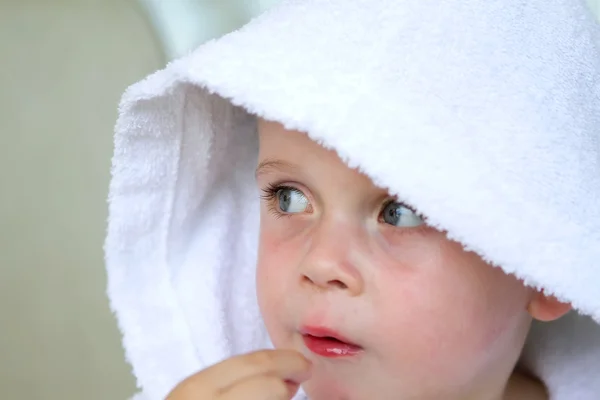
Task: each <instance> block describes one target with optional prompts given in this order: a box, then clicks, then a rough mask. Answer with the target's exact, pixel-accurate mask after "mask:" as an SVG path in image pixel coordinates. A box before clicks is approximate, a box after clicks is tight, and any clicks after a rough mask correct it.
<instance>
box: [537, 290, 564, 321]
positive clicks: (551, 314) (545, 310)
mask: <svg viewBox="0 0 600 400" xmlns="http://www.w3.org/2000/svg"><path fill="white" fill-rule="evenodd" d="M572 309H573V307H572V306H571V304H570V303H563V302H561V301H559V300H558V299H557V298H556V297H554V296H548V295H546V294H545V293H544V290H543V289H542V290H539V291H538V290H536V291H534V292H533V293H532V296H531V300H530V301H529V305H528V306H527V311H528V312H529V314H530V315H531V316H532V317H533V318H534V319H537V320H538V321H543V322H549V321H554V320H557V319H559V318H560V317H562V316H563V315H565V314H566V313H568V312H569V311H571V310H572Z"/></svg>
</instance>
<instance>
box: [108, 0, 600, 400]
mask: <svg viewBox="0 0 600 400" xmlns="http://www.w3.org/2000/svg"><path fill="white" fill-rule="evenodd" d="M424 16H427V17H424ZM548 32H552V35H549V34H548ZM599 40H600V32H599V29H598V26H597V24H596V23H595V22H594V21H593V19H592V17H591V14H590V13H589V12H588V11H587V10H586V9H585V8H584V6H583V4H582V3H580V2H577V1H575V0H573V1H566V0H565V1H563V0H551V1H547V0H545V1H544V2H542V1H539V2H536V1H535V0H533V1H532V0H529V1H517V0H509V1H504V2H502V4H499V3H493V2H492V4H490V2H483V1H477V0H469V1H466V2H465V1H464V0H462V1H454V0H452V1H447V2H441V3H440V2H432V1H429V0H419V1H417V0H403V1H393V2H386V1H374V0H371V1H364V0H345V1H342V0H331V1H327V2H325V1H322V0H321V1H316V0H296V1H284V2H283V3H282V4H281V5H280V6H278V7H277V8H275V9H274V10H273V11H271V12H269V13H267V14H265V15H264V16H262V17H261V18H259V19H257V20H256V21H254V22H253V23H251V24H249V25H248V26H247V27H245V28H244V29H242V30H240V31H238V32H236V33H234V34H231V35H228V36H226V37H225V38H222V39H221V40H219V41H216V42H211V43H209V44H207V45H205V46H203V47H202V48H201V49H199V50H198V51H197V52H196V53H194V54H192V55H190V56H189V57H187V58H185V59H183V60H180V61H177V62H175V63H173V64H171V65H170V66H169V67H168V68H167V69H166V70H165V71H161V72H159V73H157V74H155V75H154V76H152V77H151V78H149V79H148V80H147V81H145V82H143V83H140V84H138V85H137V86H135V87H133V88H132V89H130V90H129V92H128V93H127V94H126V95H125V96H124V100H123V103H122V104H123V106H122V109H121V117H120V119H119V122H118V126H117V135H116V139H115V158H114V165H113V181H112V184H111V195H110V196H111V197H110V202H111V203H110V211H111V215H110V223H109V233H108V238H107V244H106V249H107V251H106V253H107V265H108V271H109V295H110V297H111V301H112V305H113V307H114V309H115V311H116V312H117V316H118V318H119V322H120V324H121V328H122V330H123V332H124V343H125V347H126V350H127V354H128V357H129V359H130V362H131V363H132V365H133V368H134V372H135V374H136V376H137V377H138V381H139V385H140V387H141V388H142V390H143V394H142V395H141V396H144V397H143V398H145V399H150V400H155V399H157V400H158V399H162V398H165V396H166V397H167V398H168V399H170V400H188V399H190V400H191V399H253V398H256V399H270V398H272V399H289V398H291V397H292V396H294V394H295V393H296V391H297V390H298V385H300V384H301V385H302V390H300V391H299V393H298V394H297V396H298V397H297V398H303V397H304V396H307V397H308V398H309V399H310V400H336V399H337V400H342V399H348V400H360V399H367V398H369V399H370V398H373V399H383V400H385V399H400V400H402V399H419V400H421V399H426V400H429V399H448V400H453V399H457V400H458V399H461V400H462V399H478V400H480V399H486V400H488V399H489V400H497V399H553V400H554V399H557V400H570V399H575V398H576V399H583V400H586V399H595V398H597V396H598V393H599V392H600V386H599V383H598V379H597V377H598V376H599V374H600V351H599V346H600V327H599V326H598V325H597V324H596V323H595V322H594V321H593V319H595V320H596V321H600V295H599V293H598V282H600V269H599V268H598V266H597V264H596V263H597V261H596V260H597V259H598V257H600V227H599V225H598V222H597V221H599V219H598V217H600V202H599V201H598V199H599V198H600V169H599V161H598V160H599V157H600V145H599V141H598V126H600V97H599V93H600V62H599V60H600V52H599V51H598V47H597V43H600V42H599ZM227 99H229V100H227ZM236 105H238V106H236ZM255 115H260V116H262V117H263V118H262V119H258V120H257V118H256V117H255ZM276 121H279V122H276ZM255 283H256V284H255ZM572 306H573V307H575V308H576V309H577V310H578V311H580V312H582V313H584V314H587V315H588V316H591V317H592V318H593V319H592V318H589V317H585V316H579V315H577V314H576V313H574V312H571V313H569V310H570V309H571V307H572ZM533 320H535V321H540V322H541V324H540V323H533V325H532V321H533ZM551 321H554V322H551ZM532 326H533V328H532ZM273 347H274V348H276V349H277V350H269V349H271V348H273ZM186 377H189V378H187V379H186ZM140 398H141V397H140Z"/></svg>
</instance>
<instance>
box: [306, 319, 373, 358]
mask: <svg viewBox="0 0 600 400" xmlns="http://www.w3.org/2000/svg"><path fill="white" fill-rule="evenodd" d="M300 333H301V334H302V340H303V341H304V345H305V346H306V348H307V349H308V350H310V351H311V352H313V353H314V354H316V355H319V356H322V357H327V358H341V357H353V356H356V355H358V354H360V353H362V351H363V348H362V347H361V346H359V345H357V344H355V343H353V342H351V341H350V340H349V339H347V338H346V337H344V336H342V335H340V334H339V333H337V332H335V331H333V330H331V329H329V328H324V327H310V326H307V327H303V328H302V329H301V330H300Z"/></svg>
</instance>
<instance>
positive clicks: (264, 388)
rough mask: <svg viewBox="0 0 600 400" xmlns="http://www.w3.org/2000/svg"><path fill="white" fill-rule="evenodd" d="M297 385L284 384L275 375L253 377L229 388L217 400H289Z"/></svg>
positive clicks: (296, 389)
mask: <svg viewBox="0 0 600 400" xmlns="http://www.w3.org/2000/svg"><path fill="white" fill-rule="evenodd" d="M297 391H298V385H296V384H290V383H287V382H285V381H284V380H283V379H281V378H280V377H278V376H275V375H254V376H251V377H249V378H246V379H243V380H241V381H238V382H237V383H235V384H233V385H232V386H230V387H229V388H228V389H226V390H225V391H223V392H221V395H220V396H218V397H217V399H218V400H240V399H243V400H290V399H291V398H293V397H294V395H295V394H296V392H297Z"/></svg>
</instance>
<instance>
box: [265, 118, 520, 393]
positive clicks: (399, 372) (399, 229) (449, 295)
mask: <svg viewBox="0 0 600 400" xmlns="http://www.w3.org/2000/svg"><path fill="white" fill-rule="evenodd" d="M259 131H260V156H259V163H261V165H262V167H259V169H258V170H257V181H258V185H259V187H260V189H261V190H262V191H263V200H262V205H261V234H260V249H259V260H258V271H257V273H258V276H257V284H258V296H259V303H260V306H261V310H262V313H263V317H264V320H265V323H266V326H267V329H268V331H269V334H270V336H271V339H272V341H273V343H274V345H275V346H276V347H278V348H294V349H297V350H299V351H301V352H302V353H303V354H305V355H306V356H307V357H308V358H309V359H311V360H312V361H313V363H314V370H313V378H312V379H311V380H310V381H309V382H307V383H306V384H305V385H304V389H305V390H306V392H307V394H308V395H309V396H310V398H311V399H313V400H336V399H338V400H341V399H367V398H368V399H378V400H379V399H399V398H402V399H409V398H410V399H412V398H419V399H441V398H443V399H454V398H461V399H464V398H472V397H471V396H472V395H475V396H476V395H477V393H479V392H480V391H482V392H487V393H488V394H489V391H490V390H491V391H494V390H501V389H502V388H501V385H502V384H503V383H504V381H505V380H506V379H507V378H508V376H509V375H510V373H511V371H512V368H513V367H514V364H515V362H516V361H517V358H518V357H519V354H520V350H521V347H522V345H523V341H524V339H525V336H526V333H527V330H528V327H529V323H530V317H529V315H528V314H527V311H526V307H527V304H528V301H529V299H530V296H531V291H530V290H529V289H527V288H526V287H525V286H524V285H523V284H522V283H521V282H520V281H518V280H517V279H516V278H515V277H512V276H509V275H506V274H504V273H503V272H502V271H501V270H500V269H498V268H493V267H491V266H489V265H488V264H486V263H484V262H483V261H482V260H481V258H480V257H478V256H477V255H475V254H473V253H467V252H465V251H463V249H462V247H461V246H460V245H459V244H457V243H455V242H452V241H449V240H448V239H447V238H446V236H445V235H444V234H443V233H441V232H438V231H436V230H435V229H432V228H430V227H428V226H426V225H424V224H423V223H422V220H421V219H420V218H419V217H418V216H417V215H416V214H415V213H414V212H412V211H411V210H410V209H408V208H406V207H404V206H403V205H401V204H399V203H396V202H395V200H394V199H393V198H391V197H390V196H389V195H387V193H386V191H384V190H382V189H380V188H378V187H376V186H374V185H373V183H372V182H371V181H370V180H369V179H368V178H367V177H365V176H364V175H361V174H360V173H358V172H357V171H355V170H351V169H350V168H348V167H347V166H346V165H345V164H344V163H343V162H342V161H341V160H340V159H339V158H338V157H337V156H336V154H335V153H333V152H331V151H327V150H325V149H324V148H322V147H321V146H319V145H318V144H316V143H314V142H313V141H311V140H310V139H309V138H308V137H307V136H306V135H304V134H302V133H299V132H289V131H285V130H284V128H283V127H282V126H281V125H279V124H275V123H267V122H264V121H261V122H260V126H259ZM391 168H392V166H391ZM397 173H399V174H410V173H413V172H412V171H397ZM307 327H309V328H310V327H313V328H314V327H316V328H327V329H329V330H332V331H335V332H337V334H339V335H340V336H343V337H345V339H346V340H347V341H350V342H353V343H355V344H357V345H359V346H360V349H357V348H355V347H350V348H348V347H347V346H346V347H345V346H344V345H342V344H340V343H335V342H333V343H332V342H329V341H324V340H314V339H313V340H311V338H310V337H308V338H307V337H306V336H304V335H303V332H304V330H305V329H306V328H307ZM311 348H312V350H311ZM319 349H320V350H319ZM344 350H349V352H350V355H346V356H342V357H328V356H324V355H319V354H317V353H319V352H321V353H323V352H324V353H325V354H329V355H333V356H335V355H339V354H338V353H340V352H342V353H343V352H344ZM315 351H316V352H317V353H315ZM399 394H402V396H401V397H400V396H399ZM481 398H483V397H481ZM486 398H487V397H486Z"/></svg>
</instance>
